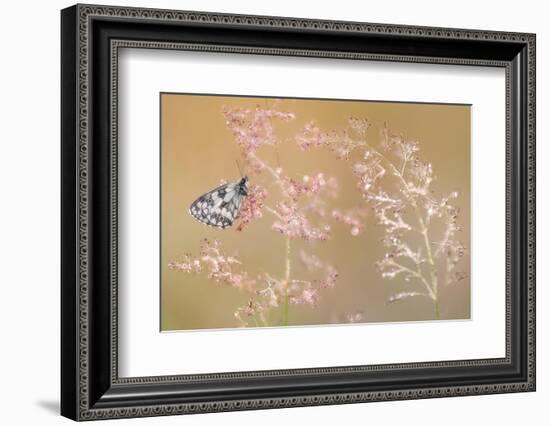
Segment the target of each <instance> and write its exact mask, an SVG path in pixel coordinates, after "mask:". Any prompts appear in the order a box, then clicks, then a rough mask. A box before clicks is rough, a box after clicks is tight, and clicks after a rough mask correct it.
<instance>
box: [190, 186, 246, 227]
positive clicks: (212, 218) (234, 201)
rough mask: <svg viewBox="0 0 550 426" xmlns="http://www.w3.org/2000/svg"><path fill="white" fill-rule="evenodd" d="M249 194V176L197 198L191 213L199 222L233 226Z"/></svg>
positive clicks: (217, 225)
mask: <svg viewBox="0 0 550 426" xmlns="http://www.w3.org/2000/svg"><path fill="white" fill-rule="evenodd" d="M247 195H248V177H246V176H244V177H243V178H241V180H240V181H238V182H235V183H226V184H223V185H221V186H219V187H217V188H216V189H213V190H212V191H210V192H207V193H206V194H204V195H201V196H200V197H199V198H197V199H196V200H195V201H194V202H193V204H191V207H189V213H191V215H192V216H193V217H194V218H195V219H197V220H198V221H199V222H201V223H204V224H206V225H209V226H215V227H217V228H223V229H225V228H227V227H228V226H231V225H232V224H233V222H234V221H235V219H237V218H238V217H239V209H240V208H241V203H242V201H243V200H244V199H245V197H246V196H247Z"/></svg>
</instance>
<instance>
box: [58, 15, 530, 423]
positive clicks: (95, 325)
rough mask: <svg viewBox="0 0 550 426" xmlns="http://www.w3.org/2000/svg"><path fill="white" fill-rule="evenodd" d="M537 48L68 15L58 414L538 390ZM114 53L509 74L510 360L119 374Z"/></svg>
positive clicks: (340, 28)
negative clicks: (372, 63) (409, 65)
mask: <svg viewBox="0 0 550 426" xmlns="http://www.w3.org/2000/svg"><path fill="white" fill-rule="evenodd" d="M535 44H536V38H535V35H534V34H523V33H508V32H495V31H477V30H463V29H449V28H428V27H413V26H401V25H385V24H369V23H358V22H335V21H320V20H306V19H295V18H280V17H266V16H243V15H227V14H215V13H202V12H183V11H169V10H155V9H134V8H126V7H106V6H96V5H76V6H73V7H70V8H67V9H64V10H63V11H62V12H61V52H62V57H61V83H62V84H61V87H62V90H61V101H62V102H61V103H62V107H61V135H62V136H61V162H62V171H61V192H62V197H61V199H62V201H61V204H62V206H61V207H62V208H61V223H62V231H61V241H62V248H61V255H62V266H61V276H62V278H61V281H62V282H61V321H62V327H61V413H62V415H64V416H66V417H69V418H71V419H74V420H92V419H103V418H118V417H139V416H157V415H168V414H184V413H200V412H213V411H229V410H245V409H262V408H276V407H293V406H307V405H321V404H343V403H353V402H367V401H379V400H398V399H415V398H435V397H444V396H459V395H475V394H490V393H503V392H519V391H534V390H535ZM120 47H136V48H157V49H197V50H213V49H216V50H217V51H228V52H234V53H243V54H246V53H261V54H267V55H269V54H271V55H299V56H317V57H332V58H344V59H346V58H347V59H355V60H391V61H398V62H424V63H443V64H459V65H464V66H468V65H484V66H496V67H503V68H505V69H506V75H507V83H506V86H507V87H506V90H507V93H506V94H507V96H506V102H507V117H506V122H507V141H506V148H507V165H506V173H507V176H506V178H507V191H506V192H507V212H506V214H507V229H506V234H507V259H506V264H507V273H506V275H507V304H508V305H507V321H508V323H507V336H508V337H507V351H506V353H507V355H506V357H505V358H502V359H500V358H499V359H483V360H466V361H450V362H433V363H418V364H407V365H405V364H397V365H385V366H377V367H376V368H372V367H369V366H353V367H327V368H323V369H308V370H275V371H270V372H242V373H227V374H216V375H202V376H171V377H136V378H125V379H123V378H119V377H118V373H117V372H118V369H117V356H116V348H117V327H116V291H117V287H116V261H114V260H113V259H116V244H114V243H113V241H116V207H114V205H115V204H116V188H117V186H116V180H117V174H116V105H117V104H116V87H117V86H116V84H117V81H116V64H117V51H118V50H117V49H118V48H120ZM113 253H114V255H113ZM113 256H115V257H113ZM298 376H299V377H298ZM236 379H238V386H237V385H236V383H237V382H236Z"/></svg>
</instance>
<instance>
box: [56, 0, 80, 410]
mask: <svg viewBox="0 0 550 426" xmlns="http://www.w3.org/2000/svg"><path fill="white" fill-rule="evenodd" d="M77 15H78V6H72V7H68V8H66V9H63V10H62V11H61V123H60V124H61V152H60V154H61V176H60V177H61V182H60V183H61V295H60V297H61V404H60V411H61V414H62V415H63V416H66V417H68V418H70V419H72V420H77V418H78V398H77V395H78V386H77V366H78V348H77V332H78V330H77V322H78V317H77V282H78V281H77V273H78V271H77V255H76V253H77V245H76V233H77V219H76V218H77V204H76V203H77V195H76V194H77V191H78V187H77V170H76V165H77V161H76V157H77V150H76V147H77V146H78V145H77V143H76V141H77V108H76V106H77V103H76V99H77V87H76V86H77V83H76V81H77V66H76V63H77V51H78V49H77V46H78V38H77V19H78V17H77Z"/></svg>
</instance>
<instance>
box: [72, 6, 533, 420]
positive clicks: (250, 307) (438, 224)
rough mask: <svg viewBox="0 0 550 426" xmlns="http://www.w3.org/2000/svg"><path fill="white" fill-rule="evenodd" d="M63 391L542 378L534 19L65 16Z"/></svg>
mask: <svg viewBox="0 0 550 426" xmlns="http://www.w3.org/2000/svg"><path fill="white" fill-rule="evenodd" d="M61 49H62V76H61V78H62V93H61V98H62V123H61V127H62V141H61V155H62V173H61V174H62V184H61V190H62V218H61V220H62V282H61V309H62V311H61V316H62V329H61V335H62V358H61V366H62V375H61V384H62V389H61V412H62V414H63V415H64V416H66V417H69V418H71V419H74V420H93V419H105V418H121V417H141V416H158V415H169V414H188V413H206V412H215V411H229V410H248V409H263V408H277V407H295V406H307V405H321V404H344V403H356V402H369V401H381V400H398V399H416V398H435V397H445V396H462V395H475V394H490V393H503V392H520V391H534V390H535V35H534V34H520V33H504V32H495V31H479V30H463V29H449V28H426V27H412V26H401V25H386V24H369V23H359V22H336V21H319V20H306V19H295V18H281V17H269V16H243V15H227V14H216V13H203V12H186V11H170V10H154V9H137V8H128V7H104V6H93V5H76V6H73V7H70V8H67V9H64V10H63V11H62V12H61Z"/></svg>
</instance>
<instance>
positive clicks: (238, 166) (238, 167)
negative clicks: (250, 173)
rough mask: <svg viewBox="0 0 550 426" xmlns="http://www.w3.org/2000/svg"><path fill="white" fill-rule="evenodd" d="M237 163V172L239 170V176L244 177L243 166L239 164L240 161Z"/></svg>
mask: <svg viewBox="0 0 550 426" xmlns="http://www.w3.org/2000/svg"><path fill="white" fill-rule="evenodd" d="M235 163H237V170H239V174H240V175H241V177H243V176H244V175H243V171H242V170H241V165H240V164H239V160H235Z"/></svg>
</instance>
